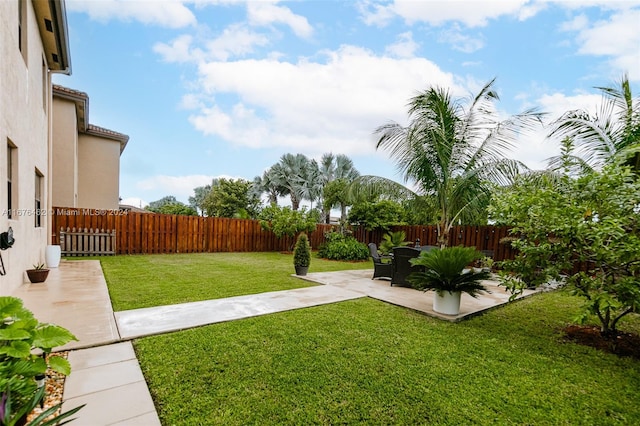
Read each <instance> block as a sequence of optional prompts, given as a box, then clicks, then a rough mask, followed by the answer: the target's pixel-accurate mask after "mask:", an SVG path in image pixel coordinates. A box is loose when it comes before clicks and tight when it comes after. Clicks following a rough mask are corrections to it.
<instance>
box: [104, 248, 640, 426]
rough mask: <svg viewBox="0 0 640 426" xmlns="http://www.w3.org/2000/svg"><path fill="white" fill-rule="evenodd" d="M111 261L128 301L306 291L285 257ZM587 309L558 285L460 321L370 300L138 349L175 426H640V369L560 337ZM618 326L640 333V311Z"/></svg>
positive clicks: (320, 264) (121, 299) (168, 337)
mask: <svg viewBox="0 0 640 426" xmlns="http://www.w3.org/2000/svg"><path fill="white" fill-rule="evenodd" d="M102 261H103V268H104V270H105V275H106V277H107V281H108V283H109V287H110V291H111V292H112V297H113V298H114V306H119V307H120V306H138V307H140V306H142V305H144V306H151V305H152V304H166V303H178V302H179V301H187V300H200V299H202V298H212V297H226V296H232V295H238V294H249V293H257V292H260V291H270V290H278V289H285V288H294V287H300V286H304V285H308V283H305V282H304V281H302V280H299V279H296V278H292V277H290V274H291V273H292V270H293V266H292V261H291V255H282V254H277V253H252V254H239V253H235V254H209V255H163V256H130V257H126V256H118V257H115V258H109V259H106V258H103V259H102ZM370 267H371V265H370V262H364V263H357V264H351V263H341V262H324V261H320V260H319V259H313V260H312V271H322V270H338V269H356V268H370ZM203 283H205V285H203ZM128 289H131V290H135V292H136V294H137V295H135V296H133V297H128ZM147 292H150V293H153V294H152V295H147V294H145V293H147ZM136 299H144V300H136ZM580 303H581V301H580V299H577V298H575V297H572V296H570V295H568V294H567V293H566V292H563V291H556V292H552V293H545V294H541V295H536V296H534V297H531V298H528V299H525V300H521V301H518V302H515V303H512V304H509V305H507V306H504V307H501V308H498V309H494V310H492V311H490V312H488V313H486V314H485V315H483V316H480V317H476V318H473V319H471V320H468V321H463V322H461V323H456V324H453V323H448V322H444V321H440V320H437V319H433V318H431V317H428V316H425V315H422V314H418V313H416V312H413V311H411V310H408V309H404V308H401V307H397V306H393V305H390V304H386V303H383V302H380V301H376V300H373V299H368V298H364V299H358V300H353V301H347V302H342V303H336V304H331V305H324V306H319V307H314V308H307V309H299V310H295V311H288V312H282V313H278V314H271V315H265V316H259V317H253V318H248V319H244V320H238V321H232V322H227V323H220V324H215V325H210V326H206V327H199V328H195V329H191V330H186V331H181V332H176V333H171V334H165V335H160V336H153V337H147V338H143V339H138V340H136V341H134V346H135V349H136V353H137V356H138V360H139V361H140V365H141V367H142V370H143V372H144V375H145V378H146V380H147V383H148V384H149V387H150V390H151V393H152V396H153V398H154V401H155V404H156V408H157V410H158V414H159V416H160V419H161V421H162V424H167V425H169V424H171V425H174V424H175V425H204V424H206V425H210V424H224V425H241V424H242V425H245V424H261V425H263V424H267V425H269V424H443V425H444V424H450V425H459V424H571V425H574V424H576V425H580V424H584V425H591V424H604V425H606V424H640V405H639V404H637V400H638V389H640V362H638V361H637V360H633V359H629V358H619V357H617V356H615V355H610V354H606V353H603V352H599V351H597V350H595V349H592V348H589V347H585V346H580V345H577V344H575V343H570V342H565V341H564V339H563V337H562V332H561V329H562V328H563V327H564V326H565V325H567V324H569V323H570V322H571V319H572V318H573V317H574V316H575V315H576V313H577V312H578V307H579V305H580ZM119 309H122V308H119ZM119 309H118V308H116V310H119ZM127 309H130V308H127ZM620 329H622V330H625V331H634V332H640V317H639V316H638V315H632V316H629V317H627V318H625V319H624V320H623V323H622V324H621V325H620Z"/></svg>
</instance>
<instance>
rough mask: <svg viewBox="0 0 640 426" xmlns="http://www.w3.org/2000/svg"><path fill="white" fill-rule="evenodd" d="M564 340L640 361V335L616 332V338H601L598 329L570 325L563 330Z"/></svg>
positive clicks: (591, 326)
mask: <svg viewBox="0 0 640 426" xmlns="http://www.w3.org/2000/svg"><path fill="white" fill-rule="evenodd" d="M563 331H564V333H565V338H566V339H567V340H570V341H572V342H576V343H578V344H581V345H585V346H591V347H593V348H596V349H599V350H602V351H604V352H609V353H612V354H616V355H619V356H623V357H631V358H635V359H637V360H640V335H638V334H635V333H625V332H620V331H619V332H618V334H617V335H616V336H612V337H609V336H603V335H602V334H601V333H600V327H597V326H593V325H570V326H568V327H565V328H564V329H563Z"/></svg>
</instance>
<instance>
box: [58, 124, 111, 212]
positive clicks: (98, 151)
mask: <svg viewBox="0 0 640 426" xmlns="http://www.w3.org/2000/svg"><path fill="white" fill-rule="evenodd" d="M119 191H120V142H119V141H116V140H112V139H108V138H104V137H99V136H95V135H91V134H80V136H79V137H78V205H77V207H80V208H92V209H116V210H117V209H118V206H119V204H120V192H119ZM65 207H66V206H65Z"/></svg>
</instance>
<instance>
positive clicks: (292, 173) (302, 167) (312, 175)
mask: <svg viewBox="0 0 640 426" xmlns="http://www.w3.org/2000/svg"><path fill="white" fill-rule="evenodd" d="M317 168H318V164H317V163H316V162H315V161H310V160H309V159H308V158H307V157H306V156H305V155H303V154H295V155H294V154H284V155H283V156H282V157H280V161H279V162H278V163H276V164H274V165H273V166H272V167H271V171H272V172H273V176H274V179H275V180H276V181H277V182H278V185H279V186H280V187H281V188H282V190H283V194H285V195H289V197H290V198H291V208H292V209H293V210H298V208H299V207H300V201H302V200H305V199H306V200H311V201H314V200H315V199H317V197H318V194H319V192H318V191H317V190H316V189H314V187H313V186H314V184H315V183H316V181H317V180H318V173H317V172H316V171H315V170H317Z"/></svg>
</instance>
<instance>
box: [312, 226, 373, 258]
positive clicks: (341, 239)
mask: <svg viewBox="0 0 640 426" xmlns="http://www.w3.org/2000/svg"><path fill="white" fill-rule="evenodd" d="M325 238H326V242H324V243H323V244H321V245H320V248H319V249H318V257H321V258H324V259H330V260H366V259H368V258H369V248H368V247H367V246H366V245H365V244H363V243H360V242H358V240H356V239H355V238H353V237H347V236H344V235H342V234H340V233H338V232H330V233H328V234H326V235H325Z"/></svg>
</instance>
